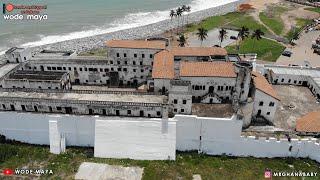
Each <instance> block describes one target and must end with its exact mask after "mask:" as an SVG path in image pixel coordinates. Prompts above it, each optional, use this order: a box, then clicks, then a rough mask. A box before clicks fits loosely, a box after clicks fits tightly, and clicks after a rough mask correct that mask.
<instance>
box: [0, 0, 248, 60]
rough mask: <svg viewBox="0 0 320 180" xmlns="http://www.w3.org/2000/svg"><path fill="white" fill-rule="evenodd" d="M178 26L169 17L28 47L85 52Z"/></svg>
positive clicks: (194, 16) (219, 10)
mask: <svg viewBox="0 0 320 180" xmlns="http://www.w3.org/2000/svg"><path fill="white" fill-rule="evenodd" d="M245 2H247V0H238V1H235V2H231V3H228V4H224V5H221V6H217V7H213V8H209V9H205V10H202V11H198V12H193V13H190V14H189V15H188V23H196V22H199V21H201V20H203V19H205V18H208V17H211V16H217V15H223V14H227V13H229V12H234V11H236V10H237V7H238V6H239V5H240V4H242V3H245ZM177 27H178V20H177V19H173V20H172V21H171V20H170V19H167V20H164V21H160V22H157V23H153V24H149V25H145V26H140V27H135V28H129V29H125V30H120V31H115V32H110V33H106V34H101V35H95V36H90V37H85V38H79V39H72V40H67V41H62V42H57V43H52V44H46V45H41V46H35V47H30V49H31V50H32V51H33V52H39V51H40V50H42V49H48V50H74V51H77V53H81V52H85V51H88V50H91V49H98V48H102V47H104V46H105V45H104V44H105V42H106V41H108V40H111V39H142V38H148V37H155V36H159V35H161V34H163V33H165V32H166V31H168V30H170V29H174V28H177ZM0 57H1V58H0V59H3V58H4V55H0Z"/></svg>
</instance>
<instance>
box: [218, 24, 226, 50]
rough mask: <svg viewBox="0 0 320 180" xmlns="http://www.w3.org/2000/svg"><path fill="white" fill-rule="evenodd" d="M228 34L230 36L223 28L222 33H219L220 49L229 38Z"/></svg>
mask: <svg viewBox="0 0 320 180" xmlns="http://www.w3.org/2000/svg"><path fill="white" fill-rule="evenodd" d="M227 34H228V32H227V31H226V30H225V29H223V28H222V29H220V31H219V39H220V47H221V44H222V42H223V40H224V39H226V38H227Z"/></svg>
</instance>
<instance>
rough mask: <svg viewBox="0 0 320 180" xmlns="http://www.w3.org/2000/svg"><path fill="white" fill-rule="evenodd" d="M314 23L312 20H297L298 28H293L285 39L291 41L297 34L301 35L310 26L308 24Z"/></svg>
mask: <svg viewBox="0 0 320 180" xmlns="http://www.w3.org/2000/svg"><path fill="white" fill-rule="evenodd" d="M311 23H312V20H310V19H302V18H298V19H296V26H295V27H294V28H292V29H291V30H290V31H289V32H288V33H287V34H286V35H285V37H286V38H287V39H288V40H291V39H293V38H294V37H295V36H296V35H297V33H299V32H300V31H301V30H302V29H303V27H304V26H306V25H308V24H311Z"/></svg>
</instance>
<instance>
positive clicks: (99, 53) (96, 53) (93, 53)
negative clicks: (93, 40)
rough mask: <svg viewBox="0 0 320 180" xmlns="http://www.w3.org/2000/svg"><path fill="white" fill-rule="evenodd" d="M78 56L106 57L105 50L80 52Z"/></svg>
mask: <svg viewBox="0 0 320 180" xmlns="http://www.w3.org/2000/svg"><path fill="white" fill-rule="evenodd" d="M78 56H107V50H106V49H105V48H100V49H92V50H90V51H87V52H82V53H80V54H79V55H78Z"/></svg>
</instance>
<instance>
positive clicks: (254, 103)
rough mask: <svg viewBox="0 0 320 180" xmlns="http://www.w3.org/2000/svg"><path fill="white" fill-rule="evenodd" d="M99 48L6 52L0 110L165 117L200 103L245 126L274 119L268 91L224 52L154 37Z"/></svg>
mask: <svg viewBox="0 0 320 180" xmlns="http://www.w3.org/2000/svg"><path fill="white" fill-rule="evenodd" d="M105 48H106V51H107V53H106V54H107V55H106V56H105V57H95V56H77V55H76V54H75V53H74V52H70V51H69V52H68V51H66V52H62V51H49V50H43V51H41V52H38V53H32V52H30V51H29V50H28V49H22V48H11V49H10V50H8V51H7V52H6V57H7V64H5V65H2V66H1V67H0V72H2V73H1V74H0V75H1V76H0V87H1V89H0V104H1V105H0V110H1V111H25V112H38V113H63V114H77V115H102V116H126V117H149V118H168V117H173V116H174V115H175V114H185V115H192V114H193V113H194V112H193V106H196V105H198V104H203V105H206V106H213V105H214V104H230V105H232V110H233V112H232V113H235V114H237V115H238V117H239V119H242V120H243V122H244V123H243V124H244V126H248V125H249V124H250V123H251V120H252V119H255V118H263V119H265V120H266V121H269V122H271V123H272V122H273V119H274V114H275V111H276V108H277V104H278V102H279V98H278V96H277V94H276V92H275V91H274V90H273V89H272V86H271V85H270V84H269V83H268V81H267V80H266V78H265V77H264V76H262V75H261V74H259V73H256V72H253V68H254V67H253V65H252V63H250V62H248V61H242V60H238V61H236V62H234V61H231V56H230V58H229V56H228V54H227V51H226V50H225V49H223V48H219V47H170V46H168V42H166V41H159V40H154V41H152V40H150V41H148V40H110V41H108V42H106V47H105Z"/></svg>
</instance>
